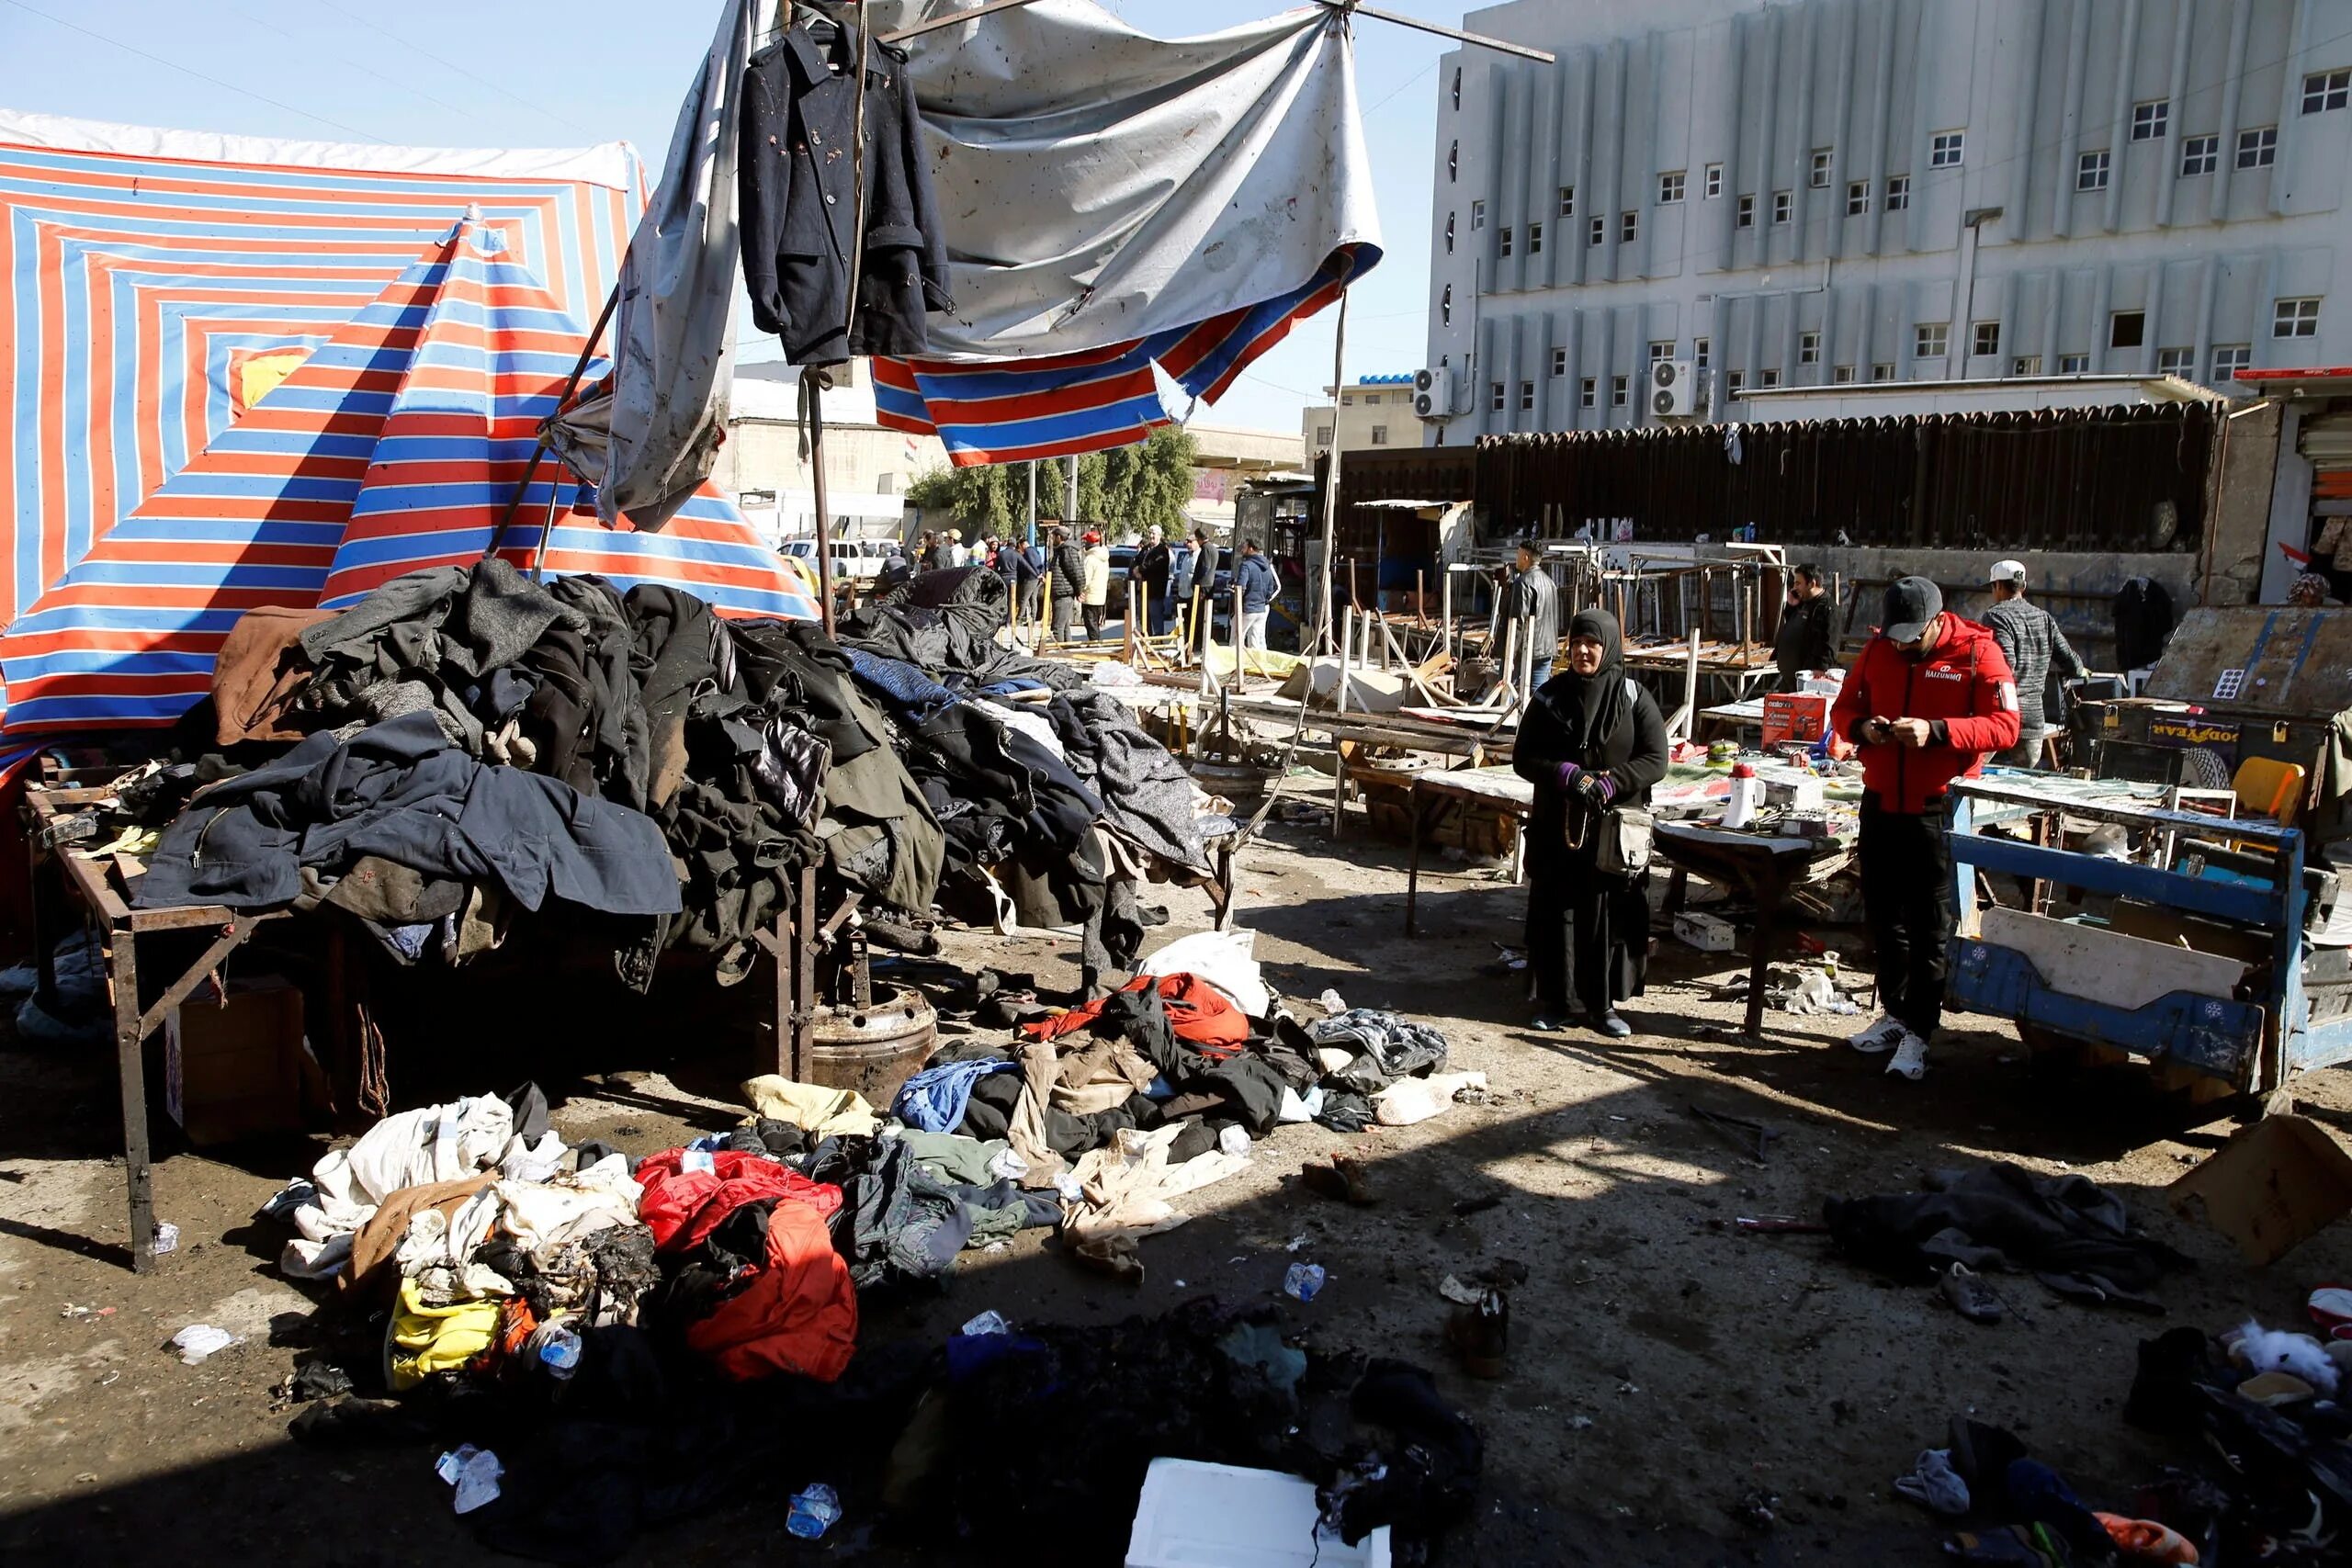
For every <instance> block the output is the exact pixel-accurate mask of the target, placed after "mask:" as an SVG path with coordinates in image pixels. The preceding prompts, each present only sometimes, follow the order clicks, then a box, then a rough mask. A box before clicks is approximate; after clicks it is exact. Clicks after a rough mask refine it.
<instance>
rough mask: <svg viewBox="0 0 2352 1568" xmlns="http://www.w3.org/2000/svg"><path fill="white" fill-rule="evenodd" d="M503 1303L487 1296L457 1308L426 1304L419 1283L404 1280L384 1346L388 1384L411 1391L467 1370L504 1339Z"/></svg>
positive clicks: (404, 1390) (394, 1387) (385, 1375)
mask: <svg viewBox="0 0 2352 1568" xmlns="http://www.w3.org/2000/svg"><path fill="white" fill-rule="evenodd" d="M499 1304H500V1303H499V1300H498V1298H497V1297H495V1296H487V1297H484V1298H483V1299H482V1300H481V1301H478V1302H459V1303H456V1304H455V1305H454V1306H445V1307H436V1306H426V1305H425V1304H424V1302H423V1301H422V1300H420V1299H419V1298H418V1295H417V1284H416V1281H415V1280H401V1301H400V1305H399V1306H398V1307H396V1308H395V1309H394V1310H393V1312H392V1326H391V1335H390V1338H389V1339H388V1340H387V1341H386V1342H385V1346H384V1381H385V1382H388V1383H390V1385H391V1389H392V1392H393V1393H407V1392H408V1391H409V1390H410V1389H413V1388H414V1387H415V1386H416V1385H417V1384H418V1383H421V1382H424V1380H425V1379H426V1378H429V1377H431V1376H432V1375H433V1374H434V1373H435V1372H446V1371H454V1370H455V1369H457V1368H458V1367H462V1366H464V1365H465V1364H466V1363H467V1362H468V1361H470V1360H472V1359H474V1358H475V1357H476V1356H479V1355H481V1353H482V1352H483V1351H484V1350H487V1349H489V1348H490V1347H491V1344H492V1341H494V1340H495V1339H496V1338H497V1337H498V1309H499Z"/></svg>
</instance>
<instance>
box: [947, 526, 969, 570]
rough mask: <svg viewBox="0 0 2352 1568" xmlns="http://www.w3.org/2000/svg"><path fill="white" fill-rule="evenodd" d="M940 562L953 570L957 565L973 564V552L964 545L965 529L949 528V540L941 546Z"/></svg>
mask: <svg viewBox="0 0 2352 1568" xmlns="http://www.w3.org/2000/svg"><path fill="white" fill-rule="evenodd" d="M939 564H940V565H942V566H944V567H946V568H947V569H948V570H951V571H952V570H955V569H956V567H959V566H969V565H971V564H972V553H971V551H969V550H967V549H966V548H965V547H964V530H962V529H961V528H950V529H948V530H947V542H946V543H945V544H944V545H942V546H940V547H939Z"/></svg>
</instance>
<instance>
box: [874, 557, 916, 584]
mask: <svg viewBox="0 0 2352 1568" xmlns="http://www.w3.org/2000/svg"><path fill="white" fill-rule="evenodd" d="M914 574H915V573H914V568H913V567H911V566H910V565H908V563H907V558H906V554H905V552H904V551H902V550H900V549H899V547H898V546H896V545H892V546H891V547H890V553H889V554H888V555H887V556H884V557H883V558H882V570H881V571H879V572H878V573H876V576H875V579H874V592H876V593H877V594H879V593H888V592H890V591H891V590H892V589H894V588H904V587H905V586H906V585H907V581H908V580H909V579H910V578H912V577H913V576H914Z"/></svg>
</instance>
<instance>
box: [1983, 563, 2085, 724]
mask: <svg viewBox="0 0 2352 1568" xmlns="http://www.w3.org/2000/svg"><path fill="white" fill-rule="evenodd" d="M1986 581H1988V582H1989V583H1990V584H1991V585H1992V589H1993V607H1992V608H1991V609H1989V610H1987V611H1985V626H1988V627H1990V628H1991V629H1992V632H1993V640H1994V641H1995V642H1996V643H1998V644H2000V645H2001V657H2002V658H2004V659H2006V660H2008V661H2009V670H2010V671H2011V673H2013V674H2014V675H2015V676H2016V678H2017V682H2018V743H2017V744H2016V745H2015V746H2012V747H2010V748H2009V749H2008V750H2006V751H2004V752H2002V753H2001V754H2000V755H1999V756H1998V757H1996V759H1994V760H1995V761H1998V762H2000V763H2002V764H2004V765H2005V766H2007V767H2012V768H2039V767H2041V766H2042V765H2043V763H2042V754H2041V753H2042V741H2043V739H2045V738H2046V737H2047V736H2048V735H2049V734H2050V731H2051V728H2052V726H2053V725H2055V724H2057V723H2059V722H2060V721H2062V720H2064V717H2065V714H2064V711H2062V710H2052V709H2051V708H2050V707H2049V706H2048V692H2047V687H2048V686H2049V683H2050V678H2051V677H2052V675H2055V676H2056V677H2057V678H2058V679H2059V680H2061V681H2079V680H2081V679H2082V678H2083V677H2084V676H2085V675H2086V674H2088V673H2090V671H2089V669H2088V667H2087V666H2086V665H2085V664H2084V663H2083V660H2082V656H2081V655H2080V654H2077V653H2076V652H2075V649H2074V648H2073V646H2072V645H2070V644H2069V643H2068V642H2067V641H2066V634H2065V633H2064V632H2063V631H2061V630H2059V629H2058V618H2057V617H2056V616H2055V615H2052V614H2051V613H2050V612H2049V611H2047V610H2045V609H2043V608H2042V607H2041V605H2039V604H2027V603H2026V597H2025V562H2023V561H2021V560H2005V561H1996V562H1994V563H1993V570H1992V574H1991V576H1990V577H1988V578H1987V579H1986ZM2059 700H2060V701H2061V702H2063V701H2064V694H2063V693H2061V694H2060V699H2059Z"/></svg>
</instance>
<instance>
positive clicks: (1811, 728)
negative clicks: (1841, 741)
mask: <svg viewBox="0 0 2352 1568" xmlns="http://www.w3.org/2000/svg"><path fill="white" fill-rule="evenodd" d="M1826 728H1829V699H1828V698H1827V697H1826V696H1824V695H1822V694H1819V693H1817V692H1774V693H1772V694H1770V696H1767V697H1766V698H1765V699H1764V750H1765V751H1766V752H1767V753H1768V754H1769V753H1770V752H1772V751H1774V750H1778V749H1779V748H1780V747H1781V746H1782V745H1784V744H1786V743H1787V742H1789V741H1792V740H1804V741H1813V740H1818V739H1821V732H1822V731H1823V730H1825V729H1826Z"/></svg>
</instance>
